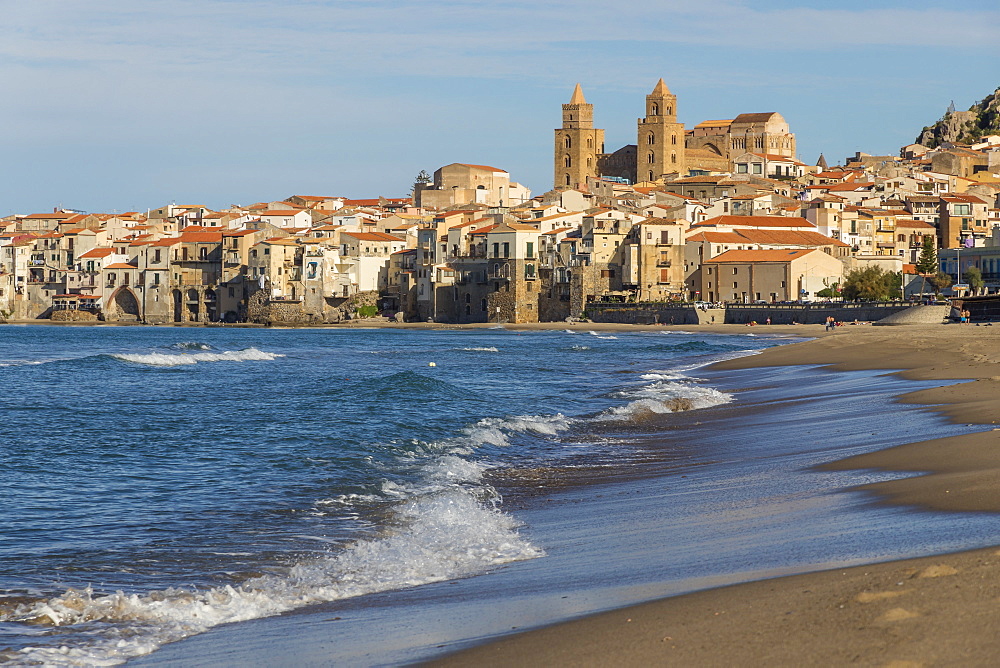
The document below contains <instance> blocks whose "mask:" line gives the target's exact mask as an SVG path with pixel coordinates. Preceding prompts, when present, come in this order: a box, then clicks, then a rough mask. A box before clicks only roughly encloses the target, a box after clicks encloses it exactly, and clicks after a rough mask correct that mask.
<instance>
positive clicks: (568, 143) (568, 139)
mask: <svg viewBox="0 0 1000 668" xmlns="http://www.w3.org/2000/svg"><path fill="white" fill-rule="evenodd" d="M565 143H566V148H573V138H572V137H570V136H569V135H566V142H565Z"/></svg>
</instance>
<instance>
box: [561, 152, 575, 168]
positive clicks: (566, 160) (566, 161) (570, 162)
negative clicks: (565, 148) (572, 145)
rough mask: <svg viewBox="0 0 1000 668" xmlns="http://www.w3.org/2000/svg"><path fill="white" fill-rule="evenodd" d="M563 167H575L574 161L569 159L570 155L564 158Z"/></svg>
mask: <svg viewBox="0 0 1000 668" xmlns="http://www.w3.org/2000/svg"><path fill="white" fill-rule="evenodd" d="M563 166H565V167H572V166H573V159H572V158H571V157H569V156H568V155H565V156H563Z"/></svg>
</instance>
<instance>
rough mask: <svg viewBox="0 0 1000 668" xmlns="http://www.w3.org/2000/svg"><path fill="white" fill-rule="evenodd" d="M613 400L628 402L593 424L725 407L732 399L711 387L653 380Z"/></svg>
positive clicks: (612, 409)
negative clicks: (621, 399)
mask: <svg viewBox="0 0 1000 668" xmlns="http://www.w3.org/2000/svg"><path fill="white" fill-rule="evenodd" d="M617 396H619V397H622V398H625V399H630V401H629V402H628V403H625V404H622V405H620V406H614V407H612V408H609V409H607V410H606V411H603V412H602V413H600V414H599V415H598V416H597V418H596V419H597V420H599V421H618V420H634V419H636V418H640V417H643V416H648V415H651V414H663V413H675V412H678V411H686V410H696V409H699V408H709V407H711V406H718V405H720V404H728V403H729V402H731V401H732V400H733V395H731V394H728V393H726V392H720V391H719V390H716V389H715V388H712V387H704V386H702V385H696V384H693V383H685V382H674V381H668V380H657V381H656V382H653V383H650V384H649V385H643V386H641V387H637V388H634V389H630V390H624V391H622V392H618V393H617Z"/></svg>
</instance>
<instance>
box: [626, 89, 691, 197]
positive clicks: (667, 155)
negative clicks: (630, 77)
mask: <svg viewBox="0 0 1000 668" xmlns="http://www.w3.org/2000/svg"><path fill="white" fill-rule="evenodd" d="M635 162H636V170H635V172H636V181H637V182H638V181H655V180H657V179H659V178H660V177H661V176H663V175H664V174H671V173H680V174H681V175H683V174H684V173H685V167H684V124H683V123H678V122H677V96H676V95H674V94H673V93H671V92H670V89H669V88H667V84H665V83H663V79H660V80H659V81H658V82H657V83H656V86H655V87H654V88H653V92H652V93H650V94H649V95H647V96H646V117H645V118H640V119H639V122H638V131H637V133H636V159H635Z"/></svg>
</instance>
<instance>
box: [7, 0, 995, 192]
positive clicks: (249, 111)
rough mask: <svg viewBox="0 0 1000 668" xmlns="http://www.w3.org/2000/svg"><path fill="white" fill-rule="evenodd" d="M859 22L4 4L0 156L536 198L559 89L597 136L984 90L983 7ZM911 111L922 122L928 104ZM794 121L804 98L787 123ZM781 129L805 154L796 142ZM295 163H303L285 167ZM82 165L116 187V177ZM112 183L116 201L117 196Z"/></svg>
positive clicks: (709, 15) (986, 5) (365, 5)
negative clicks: (443, 177) (445, 183)
mask: <svg viewBox="0 0 1000 668" xmlns="http://www.w3.org/2000/svg"><path fill="white" fill-rule="evenodd" d="M875 4H877V6H876V7H874V8H872V7H871V6H870V5H869V3H865V2H862V0H842V1H841V2H839V3H837V4H836V5H834V6H830V5H827V4H826V3H821V2H814V1H811V0H795V1H793V0H772V1H770V2H767V3H761V2H759V1H754V2H751V1H750V0H702V1H700V2H694V1H690V0H684V1H681V0H634V1H633V2H630V3H627V4H624V5H623V4H620V3H619V4H614V3H608V2H606V1H604V0H600V1H599V0H576V1H570V0H549V1H547V2H537V1H534V2H527V1H524V0H512V1H510V2H505V3H486V2H482V1H481V0H437V1H435V2H421V3H417V2H413V1H412V0H356V1H351V0H287V1H283V2H279V1H276V0H268V1H264V0H256V1H254V0H249V1H248V0H96V1H94V2H89V3H81V2H76V1H71V0H32V1H31V2H17V3H15V2H6V3H3V9H4V14H3V16H2V19H0V20H2V23H3V26H4V32H3V35H4V39H3V40H2V41H0V90H2V91H3V93H4V98H5V104H4V105H0V124H3V125H4V126H5V127H15V128H17V129H18V131H17V132H16V133H11V134H9V135H8V136H7V137H5V138H2V139H0V149H3V150H4V151H5V153H6V154H7V155H8V156H12V157H14V158H19V159H21V160H35V159H38V158H37V156H39V155H50V156H51V155H58V154H63V155H71V154H72V155H75V156H78V157H76V158H73V160H75V162H74V163H73V164H72V165H71V166H70V167H71V168H70V169H67V170H66V173H67V174H69V175H71V174H72V173H73V171H74V169H76V170H77V172H78V173H79V171H80V170H82V169H85V168H86V159H85V158H83V157H80V156H85V155H88V154H93V153H94V152H98V153H113V154H115V155H117V156H120V155H122V154H128V155H130V156H133V157H132V162H135V161H136V160H139V159H143V160H150V159H152V160H153V161H156V162H157V163H158V164H162V165H163V170H164V171H162V172H160V173H163V174H165V175H170V176H169V178H170V179H172V180H175V181H176V182H177V183H176V184H175V185H173V186H172V187H171V189H172V190H173V191H174V192H176V191H178V190H181V189H183V187H184V186H183V185H181V184H180V181H182V180H183V178H184V177H183V175H184V173H185V164H188V165H190V164H191V163H190V162H188V163H185V161H190V160H193V159H197V160H198V161H199V165H202V166H203V167H199V169H203V170H204V171H203V174H221V173H224V172H225V171H226V167H225V166H226V165H227V164H230V165H231V166H232V169H233V170H234V171H239V172H240V173H241V174H244V175H245V176H246V190H250V189H252V188H254V187H260V186H261V184H274V187H276V188H277V187H282V186H283V183H284V182H281V181H280V180H276V178H275V176H274V174H273V173H266V174H263V175H262V176H260V177H259V178H258V179H257V180H256V181H254V180H253V179H252V178H250V177H251V175H252V170H250V171H247V170H246V169H245V164H246V161H247V160H249V161H251V164H253V161H255V160H256V161H257V163H256V164H259V165H266V164H287V165H288V167H287V169H286V170H285V173H287V174H289V175H295V176H296V177H299V178H300V177H301V174H309V173H310V172H312V173H319V172H325V173H327V174H330V172H331V170H335V169H336V167H337V166H338V165H340V164H341V163H342V162H344V161H345V160H346V161H347V164H349V165H350V164H352V161H353V164H358V162H359V161H369V162H370V164H371V167H370V168H365V170H358V169H352V168H350V167H348V168H346V169H343V170H341V171H340V172H336V171H334V173H333V174H332V175H330V176H328V177H327V178H329V179H336V178H342V179H345V180H346V183H347V185H348V186H350V187H354V188H365V189H370V190H382V191H386V190H387V188H386V187H385V186H383V185H381V184H374V185H372V184H369V181H368V179H374V178H377V177H375V176H371V177H369V176H364V177H363V178H362V176H359V173H360V172H362V171H364V172H366V174H367V173H368V172H370V173H371V174H376V173H378V171H379V170H378V166H377V162H376V161H377V159H378V156H381V159H382V160H383V161H385V160H386V157H387V156H391V161H392V162H393V165H392V166H391V167H388V168H387V169H388V170H389V171H391V170H392V169H395V168H397V166H398V169H399V170H400V171H401V172H404V173H409V172H410V171H415V170H414V169H413V167H414V166H415V164H419V166H421V167H429V168H433V167H434V166H435V165H434V164H433V163H431V164H427V161H430V160H434V159H437V158H439V157H440V158H442V159H447V157H448V156H454V157H455V159H459V158H461V159H466V160H471V159H473V157H471V156H469V155H468V154H464V155H462V152H463V151H465V152H471V151H475V152H476V155H480V156H482V157H479V158H475V159H478V160H483V161H487V162H488V161H489V160H492V159H493V157H496V158H498V159H507V160H512V161H514V160H516V161H522V162H523V165H519V164H510V163H508V164H505V166H507V167H508V168H510V169H514V170H516V169H519V168H520V169H522V170H524V171H530V170H535V172H534V174H535V178H536V179H538V180H539V181H543V182H542V183H541V184H539V185H542V186H544V185H545V184H544V181H547V180H548V176H547V174H546V172H547V170H548V166H547V165H548V156H547V155H545V153H546V152H547V141H548V138H547V133H548V132H550V126H551V125H552V123H554V121H555V119H554V117H553V111H552V110H553V109H555V110H557V109H558V108H557V107H555V106H554V105H555V104H556V102H557V100H558V101H562V98H563V97H564V95H568V93H569V90H570V87H571V85H572V83H573V82H575V81H578V80H579V81H583V82H584V85H585V87H586V88H587V90H588V95H589V94H590V91H594V92H595V95H597V97H598V98H600V96H601V95H604V96H605V99H604V100H603V103H604V107H603V109H604V111H603V113H605V114H606V115H607V116H606V117H611V116H612V115H613V114H620V115H621V117H623V118H627V117H628V116H630V115H634V113H633V111H631V107H629V108H628V109H626V106H627V105H625V103H624V102H623V103H621V108H620V109H618V108H616V107H615V105H616V104H618V102H617V100H616V99H614V98H615V94H616V93H623V94H627V95H620V96H618V97H621V98H625V97H628V99H629V100H632V99H633V97H634V96H636V95H641V94H644V93H645V92H646V91H647V90H648V89H649V87H650V86H651V85H652V83H653V82H655V79H656V77H658V76H661V75H662V76H665V77H667V78H668V82H669V83H670V85H671V86H672V87H673V88H675V90H677V91H678V92H682V93H683V95H684V100H683V104H682V109H684V110H685V113H692V114H702V113H704V114H705V115H706V117H707V116H708V115H715V114H718V113H723V110H725V112H726V113H728V111H729V110H730V109H731V108H735V109H737V110H745V109H746V107H747V105H749V106H750V107H753V108H762V107H767V108H769V109H770V108H774V104H772V103H770V100H771V99H774V98H776V97H777V98H779V99H780V100H781V101H782V111H783V112H786V113H790V115H792V116H794V115H795V110H794V109H788V110H787V111H786V108H787V107H791V106H793V105H791V104H790V103H789V102H788V100H790V99H793V97H794V96H797V97H799V98H810V97H811V98H815V99H816V100H817V105H819V106H823V107H829V106H830V104H831V100H839V101H848V102H852V103H853V102H854V99H853V98H852V96H857V95H860V94H862V93H865V92H868V93H869V94H871V93H872V92H873V91H884V90H887V87H888V89H889V90H892V87H893V86H898V87H902V88H905V87H906V86H911V87H912V86H913V85H914V82H925V85H927V82H929V85H932V86H933V85H938V86H939V87H941V88H944V86H945V84H948V85H954V81H953V79H955V78H956V77H959V76H962V75H964V76H966V77H967V78H968V79H970V80H971V79H972V78H973V74H971V73H969V72H968V63H977V64H978V66H979V67H980V68H983V69H984V71H996V69H997V67H996V65H997V63H998V57H997V55H996V54H995V53H993V52H990V51H989V50H988V49H987V50H986V51H985V52H984V48H985V47H987V46H989V45H995V43H996V37H995V35H996V34H997V33H998V31H1000V8H997V6H996V4H995V3H994V2H985V1H982V2H980V1H977V0H970V1H969V2H966V3H963V4H962V5H961V6H958V5H956V6H953V7H949V6H940V5H939V3H931V2H928V1H926V0H908V1H907V2H905V3H904V2H902V0H893V1H892V2H880V3H875ZM876 56H877V57H876ZM959 64H961V67H959ZM991 64H992V65H991ZM980 76H982V75H980ZM990 85H995V82H993V81H990V82H989V84H987V86H990ZM987 86H984V87H987ZM932 92H934V93H935V96H934V99H930V100H929V101H928V103H927V104H931V105H938V106H943V104H946V103H947V102H946V101H945V102H944V103H940V102H939V101H937V100H936V96H937V92H936V91H932ZM940 94H941V95H948V93H945V92H942V93H940ZM769 96H770V99H769ZM950 96H952V97H954V96H955V95H954V93H950ZM636 99H639V100H641V98H636ZM629 104H631V102H630V103H629ZM640 104H641V102H640ZM901 104H902V102H901ZM633 106H634V105H633ZM808 106H809V104H808V100H807V101H806V102H804V103H803V104H802V105H801V108H802V109H807V108H808ZM933 108H934V109H936V108H937V106H934V107H933ZM842 113H844V112H842ZM921 113H930V112H921ZM698 120H700V119H698ZM930 120H933V118H930V119H926V118H925V119H924V120H923V122H929V121H930ZM628 123H634V120H631V121H628ZM484 128H485V129H486V130H485V131H484ZM497 128H499V129H500V130H499V132H502V133H505V134H504V135H503V136H504V137H505V139H504V141H503V142H501V144H502V145H501V146H496V145H495V144H496V132H497V130H496V129H497ZM539 128H540V129H539ZM798 131H799V132H800V145H805V144H806V143H807V142H808V139H807V137H806V134H807V131H808V127H807V126H802V127H801V129H799V130H798ZM629 132H631V130H629V129H628V128H626V130H625V131H624V135H627V134H628V133H629ZM612 133H613V131H611V130H610V129H609V134H612ZM458 137H460V138H461V141H458V140H457V138H458ZM539 138H541V141H538V140H539ZM535 144H538V147H537V149H531V148H528V147H530V146H535ZM319 145H322V146H323V147H324V150H323V151H319V150H318V149H317V148H316V147H317V146H319ZM408 151H412V152H415V153H419V155H416V156H410V155H408V153H407V152H408ZM295 154H298V155H301V156H304V157H303V158H302V159H301V160H299V162H294V161H290V160H288V159H287V156H289V155H295ZM483 154H485V155H483ZM370 155H371V156H375V157H369V156H370ZM233 156H235V157H233ZM489 156H493V157H489ZM101 159H102V165H107V166H108V167H106V168H107V169H112V170H113V169H116V167H114V165H116V164H118V162H117V161H116V160H113V159H110V158H106V157H102V158H101ZM235 159H238V160H240V161H241V162H240V163H239V165H238V167H236V166H233V163H232V160H235ZM286 160H287V162H284V161H286ZM227 161H229V162H228V163H227ZM10 164H11V163H10V160H8V164H7V166H0V169H3V170H4V173H2V174H0V177H4V179H6V183H8V184H12V185H8V186H7V187H8V188H9V190H8V191H6V192H0V204H2V202H3V199H2V198H4V197H16V196H20V195H19V193H22V192H28V191H29V190H30V185H31V184H28V183H26V182H25V181H24V180H23V179H24V178H25V177H24V176H23V174H26V173H29V172H30V173H33V174H34V173H37V172H33V171H31V170H20V171H18V170H15V169H13V168H12V167H11V166H10ZM366 164H367V163H366ZM293 165H294V167H293ZM127 169H128V168H127V167H123V168H122V170H123V171H122V174H121V188H123V189H127V188H130V187H136V186H135V185H134V182H133V181H132V179H133V178H134V177H133V175H131V174H129V173H127ZM189 171H192V170H190V168H189ZM385 173H387V172H383V174H385ZM67 178H70V177H67ZM288 178H289V179H290V178H291V176H289V177H288ZM381 178H383V179H384V178H386V177H385V176H384V175H383V176H382V177H381ZM519 178H522V179H524V180H527V181H529V185H532V183H531V179H530V178H526V179H525V177H523V176H519ZM4 179H0V180H4ZM19 179H21V180H20V181H19ZM204 182H205V179H204V178H202V183H204ZM406 185H407V184H405V183H401V184H400V185H399V188H400V189H405V187H406ZM0 187H4V186H0ZM47 187H49V188H51V189H63V190H65V189H68V188H71V187H73V184H72V183H71V182H70V181H67V182H63V183H55V182H53V183H50V184H47ZM142 187H147V184H143V186H142ZM148 187H149V188H150V189H153V188H154V186H152V185H148ZM203 187H207V186H203ZM182 195H183V193H180V194H178V195H177V196H179V197H180V196H182ZM113 196H114V194H113V193H109V194H108V195H107V197H108V198H112V197H113ZM235 196H236V194H233V195H232V197H235ZM226 199H229V197H227V198H226Z"/></svg>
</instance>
